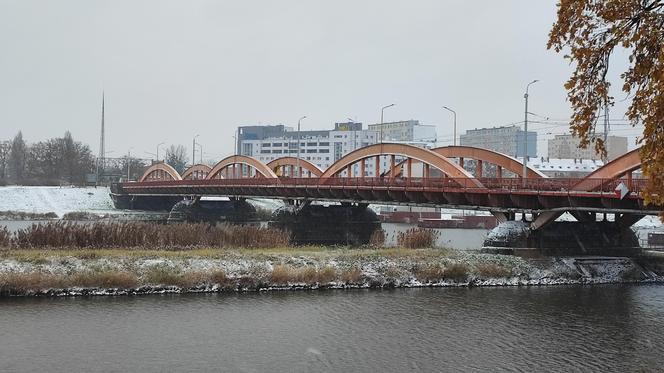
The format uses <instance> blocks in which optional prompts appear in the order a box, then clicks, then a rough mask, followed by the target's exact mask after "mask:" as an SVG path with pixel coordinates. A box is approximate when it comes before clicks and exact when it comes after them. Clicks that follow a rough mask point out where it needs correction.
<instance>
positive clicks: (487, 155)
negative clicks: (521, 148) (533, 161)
mask: <svg viewBox="0 0 664 373" xmlns="http://www.w3.org/2000/svg"><path fill="white" fill-rule="evenodd" d="M431 151H432V152H434V153H438V154H440V155H442V156H444V157H446V158H462V159H463V158H467V159H474V160H476V161H480V162H487V163H491V164H494V165H496V166H498V167H499V170H503V169H505V170H508V171H510V172H512V173H514V174H516V175H517V176H519V177H523V163H522V162H521V161H519V160H518V159H516V158H513V157H510V156H509V155H506V154H503V153H499V152H496V151H493V150H489V149H483V148H476V147H473V146H442V147H439V148H433V149H431ZM403 164H404V162H400V163H399V164H397V165H396V167H395V168H394V170H392V172H393V173H394V174H395V175H398V174H399V173H400V172H401V167H402V166H403ZM501 173H502V172H501V171H499V173H498V177H499V178H500V177H501ZM527 174H528V178H538V177H547V176H546V175H545V174H543V173H542V172H541V171H539V170H537V169H535V168H532V167H530V166H528V168H527ZM477 177H482V175H481V173H478V175H477Z"/></svg>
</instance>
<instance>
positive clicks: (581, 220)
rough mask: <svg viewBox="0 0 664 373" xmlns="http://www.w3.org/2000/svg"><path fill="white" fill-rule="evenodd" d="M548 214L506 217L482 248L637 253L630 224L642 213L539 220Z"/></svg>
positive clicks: (555, 252)
mask: <svg viewBox="0 0 664 373" xmlns="http://www.w3.org/2000/svg"><path fill="white" fill-rule="evenodd" d="M551 214H557V215H561V214H562V213H560V212H543V213H540V214H539V215H534V216H533V219H532V221H526V220H521V221H515V220H513V219H512V220H506V221H503V222H501V223H499V225H498V226H497V227H496V228H494V229H493V230H492V231H491V232H489V234H488V236H487V238H486V239H485V241H484V248H483V251H485V252H492V253H503V254H519V255H545V256H546V255H620V256H635V255H638V254H639V253H640V247H639V240H638V237H637V235H636V233H634V231H633V230H632V229H631V225H632V224H634V223H635V222H636V221H638V219H640V218H641V217H643V216H642V215H639V216H632V215H631V214H630V215H626V216H625V217H623V216H622V215H617V216H616V219H615V221H608V220H602V221H597V220H596V214H595V213H574V214H572V215H573V216H575V217H576V218H577V221H554V222H551V223H548V224H546V225H540V224H538V223H539V222H540V221H542V220H547V219H548V218H549V217H550V216H551Z"/></svg>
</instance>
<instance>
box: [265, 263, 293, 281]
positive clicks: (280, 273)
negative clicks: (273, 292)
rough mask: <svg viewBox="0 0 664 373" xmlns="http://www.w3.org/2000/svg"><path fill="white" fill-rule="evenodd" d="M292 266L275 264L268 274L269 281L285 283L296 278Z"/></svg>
mask: <svg viewBox="0 0 664 373" xmlns="http://www.w3.org/2000/svg"><path fill="white" fill-rule="evenodd" d="M296 277H297V276H296V273H295V271H294V269H293V267H291V266H288V265H276V266H274V268H273V269H272V273H271V274H270V282H272V283H273V284H287V283H289V282H292V281H293V280H294V279H295V278H296Z"/></svg>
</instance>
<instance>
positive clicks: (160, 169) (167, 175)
mask: <svg viewBox="0 0 664 373" xmlns="http://www.w3.org/2000/svg"><path fill="white" fill-rule="evenodd" d="M157 180H160V181H163V180H182V177H180V174H179V173H178V172H177V170H175V169H174V168H173V167H172V166H171V165H169V164H168V163H163V162H160V163H155V164H153V165H152V166H150V167H148V169H147V170H145V172H143V176H141V178H140V179H138V181H139V182H143V181H157Z"/></svg>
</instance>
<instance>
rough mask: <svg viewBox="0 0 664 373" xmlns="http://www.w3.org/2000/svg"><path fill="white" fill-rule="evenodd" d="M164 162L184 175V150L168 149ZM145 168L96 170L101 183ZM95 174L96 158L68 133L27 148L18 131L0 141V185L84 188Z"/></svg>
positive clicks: (124, 165) (121, 165)
mask: <svg viewBox="0 0 664 373" xmlns="http://www.w3.org/2000/svg"><path fill="white" fill-rule="evenodd" d="M147 162H149V160H148V161H147ZM165 162H166V163H168V164H170V165H171V166H173V167H174V168H175V169H176V170H178V172H182V171H184V169H185V168H186V166H187V162H188V157H187V149H186V147H184V146H182V145H171V146H170V147H169V148H167V149H166V157H165ZM128 163H129V165H128ZM128 166H129V167H128ZM148 166H149V165H148V164H147V163H146V160H144V159H139V158H135V157H134V158H131V159H127V158H125V159H122V160H121V162H106V164H105V169H103V170H100V173H101V174H102V175H104V176H106V177H102V178H101V180H102V181H109V180H116V179H118V178H120V177H126V176H127V171H129V173H130V177H131V179H132V180H135V179H138V178H139V177H140V176H141V175H142V174H143V171H144V170H145V168H146V167H148ZM96 172H97V157H95V156H94V155H93V153H92V151H91V150H90V147H89V146H88V145H87V144H84V143H82V142H80V141H76V140H74V138H73V137H72V135H71V133H70V132H69V131H67V132H65V134H64V136H63V137H54V138H51V139H48V140H44V141H39V142H36V143H33V144H27V143H26V142H25V140H24V139H23V133H22V132H20V131H19V132H18V133H17V134H16V136H14V138H13V139H11V140H7V141H0V185H6V184H18V185H62V184H69V185H84V184H86V182H88V179H87V176H88V175H91V174H96Z"/></svg>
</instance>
